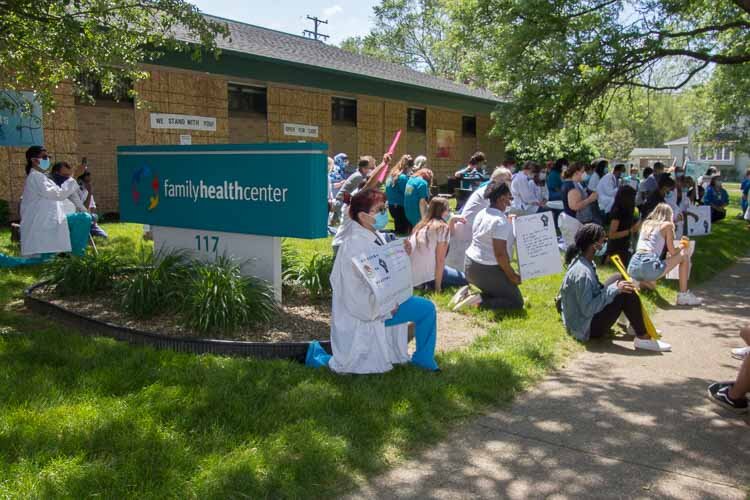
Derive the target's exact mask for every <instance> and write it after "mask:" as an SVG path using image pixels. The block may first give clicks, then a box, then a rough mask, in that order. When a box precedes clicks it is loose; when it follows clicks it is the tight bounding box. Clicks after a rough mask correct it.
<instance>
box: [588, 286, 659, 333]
mask: <svg viewBox="0 0 750 500" xmlns="http://www.w3.org/2000/svg"><path fill="white" fill-rule="evenodd" d="M620 313H625V317H627V318H628V321H630V324H631V325H633V329H634V330H635V334H636V335H637V336H638V337H648V333H646V325H645V323H644V322H643V313H642V312H641V299H639V298H638V296H637V295H636V294H634V293H620V294H618V295H617V297H615V300H613V301H612V303H610V304H609V305H607V306H606V307H605V308H604V309H602V310H601V311H599V312H598V313H596V314H594V317H593V318H592V319H591V335H590V336H591V338H597V337H603V336H605V335H607V334H608V333H609V331H610V330H611V329H612V327H613V326H614V324H615V323H616V322H617V318H619V317H620Z"/></svg>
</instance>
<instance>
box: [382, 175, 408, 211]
mask: <svg viewBox="0 0 750 500" xmlns="http://www.w3.org/2000/svg"><path fill="white" fill-rule="evenodd" d="M408 182H409V176H407V175H406V174H401V175H399V176H398V179H396V182H395V183H394V182H393V179H392V178H391V177H390V176H389V177H388V180H387V181H386V183H385V195H386V197H387V198H388V204H389V205H396V206H399V207H403V206H404V193H405V192H406V184H407V183H408Z"/></svg>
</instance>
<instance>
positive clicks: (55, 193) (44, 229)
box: [21, 169, 85, 257]
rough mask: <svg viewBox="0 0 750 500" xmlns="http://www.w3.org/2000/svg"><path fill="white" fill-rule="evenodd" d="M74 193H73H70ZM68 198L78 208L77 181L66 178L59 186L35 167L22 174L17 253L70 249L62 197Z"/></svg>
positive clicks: (53, 251)
mask: <svg viewBox="0 0 750 500" xmlns="http://www.w3.org/2000/svg"><path fill="white" fill-rule="evenodd" d="M73 195H75V196H73ZM66 199H70V200H71V201H72V202H73V204H74V205H75V206H76V207H78V208H79V209H80V210H81V211H83V210H85V209H84V208H83V203H81V200H80V198H79V197H78V183H77V182H76V181H75V180H73V179H68V180H67V181H66V182H65V183H64V184H63V185H62V186H59V187H58V185H57V184H55V183H54V182H53V181H52V179H50V178H48V177H47V176H46V175H44V174H43V173H41V172H39V171H37V170H33V169H32V170H31V172H29V175H28V176H27V177H26V183H25V185H24V187H23V199H22V200H21V255H23V256H24V257H26V256H31V255H38V254H45V253H60V252H70V251H71V246H70V233H69V231H68V220H67V218H66V213H65V209H64V206H63V203H62V202H63V200H66Z"/></svg>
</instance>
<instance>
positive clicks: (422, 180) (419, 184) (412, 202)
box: [404, 168, 433, 227]
mask: <svg viewBox="0 0 750 500" xmlns="http://www.w3.org/2000/svg"><path fill="white" fill-rule="evenodd" d="M432 176H433V174H432V170H430V169H429V168H422V169H419V170H417V171H416V172H415V173H414V175H413V176H411V178H410V179H409V182H407V183H406V189H405V190H404V210H405V211H406V218H407V219H408V220H409V224H411V225H412V227H413V226H416V225H417V224H418V223H419V221H420V220H422V217H423V216H424V215H425V214H426V213H427V206H428V202H429V199H430V185H431V184H432Z"/></svg>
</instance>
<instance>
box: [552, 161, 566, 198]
mask: <svg viewBox="0 0 750 500" xmlns="http://www.w3.org/2000/svg"><path fill="white" fill-rule="evenodd" d="M567 167H568V159H567V158H559V159H558V160H557V161H555V164H554V165H553V166H552V168H551V169H550V171H549V174H547V191H549V201H560V200H562V184H563V181H562V171H563V169H564V168H567Z"/></svg>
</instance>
